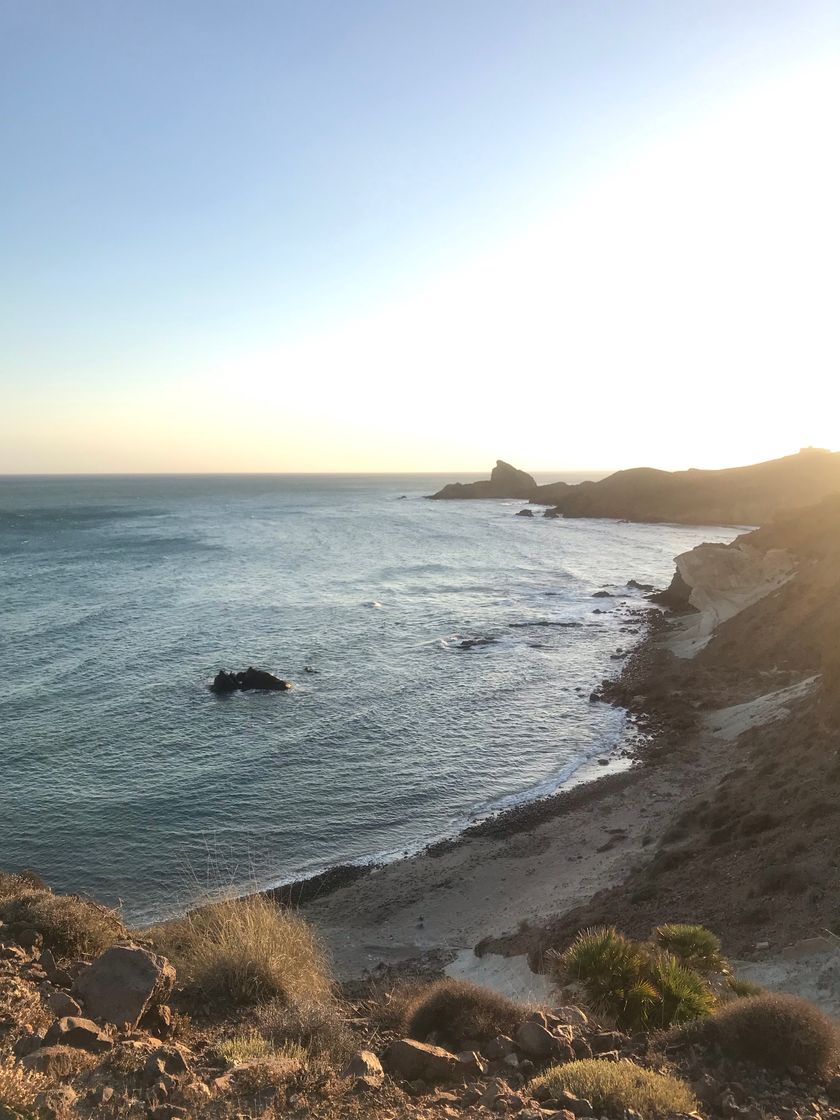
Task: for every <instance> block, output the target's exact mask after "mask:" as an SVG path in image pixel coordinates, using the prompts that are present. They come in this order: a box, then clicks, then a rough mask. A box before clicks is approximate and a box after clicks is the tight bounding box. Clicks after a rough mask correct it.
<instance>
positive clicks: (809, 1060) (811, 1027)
mask: <svg viewBox="0 0 840 1120" xmlns="http://www.w3.org/2000/svg"><path fill="white" fill-rule="evenodd" d="M701 1029H702V1030H703V1034H704V1035H705V1036H706V1037H709V1038H711V1039H712V1040H713V1041H714V1042H716V1043H717V1045H718V1046H719V1047H720V1048H721V1050H722V1051H723V1053H724V1054H725V1055H726V1056H727V1057H728V1058H742V1059H746V1060H747V1061H751V1062H755V1063H756V1064H757V1065H760V1066H763V1067H764V1068H765V1069H773V1070H789V1069H792V1068H794V1067H796V1066H798V1067H799V1068H800V1069H803V1070H805V1072H806V1073H812V1074H821V1073H823V1072H825V1070H827V1069H828V1068H829V1066H830V1065H831V1064H832V1062H833V1061H835V1060H836V1058H837V1057H838V1055H840V1033H839V1032H838V1028H837V1026H836V1025H835V1024H834V1022H833V1021H832V1020H831V1019H829V1017H828V1016H827V1015H825V1014H823V1012H822V1011H820V1009H819V1008H818V1007H816V1006H815V1005H814V1004H813V1003H809V1002H808V1001H807V1000H805V999H799V998H798V997H797V996H787V995H779V994H776V993H773V994H770V993H767V994H765V995H757V996H753V997H752V998H750V999H736V1000H733V1001H732V1002H730V1003H727V1004H726V1005H725V1006H724V1007H722V1008H721V1009H720V1010H719V1011H717V1012H716V1013H715V1014H714V1015H713V1016H712V1017H711V1018H710V1019H708V1020H707V1021H706V1023H705V1024H704V1025H703V1028H701Z"/></svg>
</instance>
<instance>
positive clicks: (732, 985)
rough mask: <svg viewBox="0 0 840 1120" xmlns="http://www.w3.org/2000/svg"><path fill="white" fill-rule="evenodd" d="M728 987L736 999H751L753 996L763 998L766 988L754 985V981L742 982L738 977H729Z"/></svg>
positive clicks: (727, 979) (727, 980)
mask: <svg viewBox="0 0 840 1120" xmlns="http://www.w3.org/2000/svg"><path fill="white" fill-rule="evenodd" d="M726 987H727V988H728V989H729V991H730V992H731V993H732V995H733V996H734V997H735V998H736V999H749V998H750V997H751V996H763V995H764V993H765V992H766V990H767V989H766V988H762V986H761V985H760V984H754V983H753V982H752V980H741V979H740V978H739V977H737V976H727V978H726Z"/></svg>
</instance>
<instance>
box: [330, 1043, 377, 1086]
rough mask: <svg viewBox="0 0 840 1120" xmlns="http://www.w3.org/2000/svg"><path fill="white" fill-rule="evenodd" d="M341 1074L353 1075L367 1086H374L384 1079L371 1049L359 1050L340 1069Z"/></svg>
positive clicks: (344, 1075)
mask: <svg viewBox="0 0 840 1120" xmlns="http://www.w3.org/2000/svg"><path fill="white" fill-rule="evenodd" d="M341 1076H342V1077H354V1078H356V1080H357V1081H362V1082H363V1083H364V1084H365V1085H366V1086H368V1087H369V1088H375V1087H376V1086H378V1085H381V1084H382V1082H383V1081H384V1080H385V1071H384V1070H383V1068H382V1063H381V1062H380V1060H379V1058H377V1056H376V1055H375V1054H374V1053H373V1051H372V1050H359V1051H358V1052H357V1053H355V1054H354V1055H353V1057H352V1058H351V1059H350V1061H349V1062H348V1063H347V1065H346V1066H345V1067H344V1069H343V1070H342V1071H341Z"/></svg>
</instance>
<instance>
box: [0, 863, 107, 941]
mask: <svg viewBox="0 0 840 1120" xmlns="http://www.w3.org/2000/svg"><path fill="white" fill-rule="evenodd" d="M21 880H22V881H23V882H24V883H25V880H24V879H23V878H22V877H21ZM9 888H10V884H9V883H8V880H7V881H6V884H5V888H4V889H6V890H8V889H9ZM0 921H2V922H5V923H6V925H7V926H8V927H9V931H10V933H11V935H12V937H16V936H19V935H20V934H21V933H23V931H24V930H35V931H36V932H38V933H40V934H41V936H42V937H43V939H44V947H45V948H47V949H49V950H50V951H51V952H53V953H55V955H56V956H57V957H76V956H97V955H98V954H100V953H104V951H105V950H106V949H108V948H110V946H111V945H113V944H114V942H116V941H119V940H121V939H122V938H126V937H128V931H127V930H126V928H125V926H124V925H123V923H122V921H121V920H120V918H119V916H118V915H117V913H116V912H115V911H114V910H109V909H108V908H107V907H105V906H100V905H99V903H98V902H93V901H91V900H90V899H87V898H82V897H80V896H79V895H75V894H53V893H52V891H50V890H42V889H40V888H35V887H29V886H26V885H24V886H23V887H22V889H19V890H17V891H15V892H13V893H10V894H8V895H7V896H6V897H5V898H3V897H2V896H0Z"/></svg>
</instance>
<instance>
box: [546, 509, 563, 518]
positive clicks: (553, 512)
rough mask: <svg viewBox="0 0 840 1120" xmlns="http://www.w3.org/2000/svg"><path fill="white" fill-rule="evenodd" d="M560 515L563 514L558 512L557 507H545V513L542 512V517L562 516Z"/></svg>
mask: <svg viewBox="0 0 840 1120" xmlns="http://www.w3.org/2000/svg"><path fill="white" fill-rule="evenodd" d="M562 516H563V514H562V513H561V512H560V510H559V509H547V510H546V511H545V513H544V514H543V517H562Z"/></svg>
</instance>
